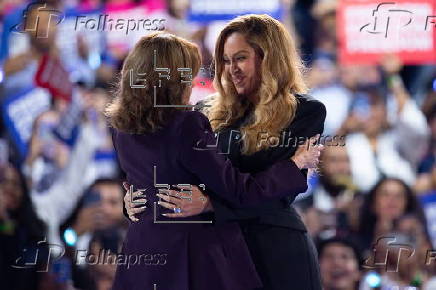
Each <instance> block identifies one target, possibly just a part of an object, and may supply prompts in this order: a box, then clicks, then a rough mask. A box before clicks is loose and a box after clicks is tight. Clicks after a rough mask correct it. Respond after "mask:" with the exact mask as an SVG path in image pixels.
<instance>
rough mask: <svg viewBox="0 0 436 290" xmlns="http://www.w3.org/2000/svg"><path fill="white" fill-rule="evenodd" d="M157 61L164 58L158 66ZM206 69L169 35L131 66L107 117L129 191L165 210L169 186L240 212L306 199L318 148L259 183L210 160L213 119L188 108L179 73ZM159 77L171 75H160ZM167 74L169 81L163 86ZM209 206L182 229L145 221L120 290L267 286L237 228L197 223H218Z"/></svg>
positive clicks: (137, 50)
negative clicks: (202, 189) (200, 190)
mask: <svg viewBox="0 0 436 290" xmlns="http://www.w3.org/2000/svg"><path fill="white" fill-rule="evenodd" d="M155 52H157V53H158V56H159V57H156V60H155V61H153V59H154V53H155ZM199 67H200V55H199V52H198V48H197V47H196V46H195V45H194V44H192V43H190V42H188V41H186V40H184V39H182V38H180V37H176V36H174V35H171V34H168V33H156V34H151V35H149V36H146V37H143V38H142V39H141V40H140V41H139V42H138V43H137V44H136V45H135V47H134V49H133V50H132V51H131V52H130V53H129V55H128V56H127V58H126V60H125V61H124V65H123V68H122V71H121V80H120V85H119V92H118V94H117V95H116V98H115V99H114V101H113V102H112V103H111V104H110V105H109V107H108V108H107V111H106V114H107V116H108V118H109V122H110V124H111V126H112V127H113V128H114V132H113V141H114V146H115V149H116V151H117V153H118V159H119V162H120V165H121V168H122V169H123V170H124V172H125V173H126V176H127V181H128V183H130V185H132V186H133V187H134V188H135V189H141V190H142V192H145V194H146V198H147V199H148V200H149V201H151V202H159V203H161V204H163V203H164V202H163V201H162V200H161V199H160V198H164V197H165V198H167V197H168V196H166V195H165V194H162V192H160V193H159V192H158V190H159V189H164V188H165V184H168V185H173V184H192V185H197V184H205V186H206V188H207V189H210V190H211V192H210V196H215V197H217V198H219V199H222V200H223V201H226V202H228V203H229V204H230V205H232V206H235V207H239V206H253V205H256V204H257V205H258V204H261V203H262V202H265V201H268V200H272V199H275V198H280V197H284V196H287V195H295V194H298V193H299V192H302V191H304V190H306V188H307V185H306V180H305V176H304V174H302V173H301V171H300V170H301V169H302V168H311V167H314V166H316V163H317V160H318V156H319V153H320V149H319V148H317V147H314V148H311V149H310V150H306V148H301V149H299V151H298V152H297V154H296V155H295V156H294V157H292V158H287V159H286V160H280V161H277V162H275V164H274V165H272V166H270V167H269V168H268V169H265V171H263V172H259V173H257V174H253V175H251V174H248V173H240V172H239V170H237V169H236V168H234V167H233V166H232V164H231V162H230V161H229V160H228V159H227V158H226V157H225V156H224V155H223V154H217V152H216V150H208V149H210V148H209V147H208V145H209V144H214V143H215V142H216V140H215V138H214V134H213V132H212V129H211V127H210V124H209V122H208V120H207V118H206V117H205V116H204V115H203V114H202V113H200V112H195V111H190V110H184V108H181V107H180V106H184V105H187V104H188V100H189V95H190V93H191V87H190V85H189V83H187V82H183V80H185V77H184V76H183V75H181V74H179V73H178V68H192V73H193V74H194V75H195V74H196V73H197V72H198V70H199ZM156 68H167V69H168V70H169V71H166V73H162V72H161V73H158V72H157V71H156V70H157V69H156ZM168 72H169V74H168V77H166V76H163V74H165V75H166V74H167V73H168ZM132 75H133V77H132ZM138 75H139V76H140V77H137V76H138ZM144 76H145V77H144ZM144 79H146V81H145V83H144ZM160 81H161V85H159V83H160ZM156 104H158V105H172V107H160V106H156ZM176 106H179V107H176ZM179 197H181V196H179ZM202 197H204V198H202V199H201V200H198V202H200V205H201V207H202V211H204V212H205V213H203V214H199V215H197V216H195V217H190V218H184V220H183V222H184V223H177V222H180V220H175V219H174V218H172V217H171V213H172V214H174V212H179V211H180V208H177V207H173V208H170V210H166V209H165V208H164V209H162V208H160V207H159V209H160V211H157V212H156V211H154V210H150V211H146V212H144V213H142V214H141V215H140V217H139V222H137V223H130V225H129V229H128V232H127V236H126V239H125V241H124V245H123V249H122V255H121V256H119V258H117V273H116V278H115V282H114V286H113V289H129V290H131V289H138V290H139V289H144V290H146V289H153V287H155V289H159V290H173V289H177V290H204V289H212V290H214V289H216V290H223V289H224V290H225V289H228V290H239V289H240V290H245V289H254V288H256V287H260V286H261V283H260V281H259V278H258V276H257V274H256V271H255V269H254V266H253V264H252V261H251V259H250V255H249V253H248V250H247V247H246V245H245V243H244V241H243V238H242V234H241V232H240V228H239V227H238V224H237V223H235V222H233V223H232V222H230V223H225V224H222V225H214V224H210V223H207V222H206V223H198V222H199V221H200V222H201V221H209V220H211V219H212V217H211V214H210V213H207V211H208V208H209V206H208V205H209V204H210V202H209V197H207V196H202ZM194 202H195V203H196V202H197V200H196V201H194ZM192 221H195V222H194V223H193V222H192ZM189 222H191V223H189ZM154 285H156V286H154Z"/></svg>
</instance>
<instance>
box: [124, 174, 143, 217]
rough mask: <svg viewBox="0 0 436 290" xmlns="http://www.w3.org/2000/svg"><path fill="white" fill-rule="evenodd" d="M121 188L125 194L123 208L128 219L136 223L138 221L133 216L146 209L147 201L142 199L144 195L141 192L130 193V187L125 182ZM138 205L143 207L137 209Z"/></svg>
mask: <svg viewBox="0 0 436 290" xmlns="http://www.w3.org/2000/svg"><path fill="white" fill-rule="evenodd" d="M123 187H124V189H125V190H126V194H125V195H124V207H125V208H126V211H127V214H128V215H129V219H130V220H131V221H133V222H137V221H139V219H138V218H136V217H135V214H138V213H141V212H143V211H145V209H146V208H147V206H146V205H145V204H146V203H147V199H145V198H142V197H143V196H144V195H143V192H142V191H141V190H137V191H135V192H132V191H133V190H131V189H130V186H129V184H128V183H127V182H123ZM139 205H144V206H141V207H139Z"/></svg>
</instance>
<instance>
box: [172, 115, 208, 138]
mask: <svg viewBox="0 0 436 290" xmlns="http://www.w3.org/2000/svg"><path fill="white" fill-rule="evenodd" d="M176 126H177V129H178V131H179V132H180V133H183V134H184V133H188V132H191V133H192V132H193V131H199V130H205V129H207V128H208V126H210V124H209V119H207V117H206V116H205V115H204V114H203V113H201V112H199V111H180V112H179V119H178V120H177V125H176Z"/></svg>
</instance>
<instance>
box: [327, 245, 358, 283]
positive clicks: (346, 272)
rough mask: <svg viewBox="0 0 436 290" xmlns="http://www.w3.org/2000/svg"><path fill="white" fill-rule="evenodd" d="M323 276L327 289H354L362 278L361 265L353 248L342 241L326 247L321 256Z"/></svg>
mask: <svg viewBox="0 0 436 290" xmlns="http://www.w3.org/2000/svg"><path fill="white" fill-rule="evenodd" d="M319 266H320V271H321V278H322V282H323V286H324V289H325V290H330V289H335V290H354V289H355V283H356V282H357V281H358V280H359V278H360V273H359V265H358V261H357V258H356V256H355V255H354V251H353V249H351V248H350V247H347V246H345V245H343V244H342V243H331V244H329V245H327V246H325V247H324V249H323V251H322V254H321V256H320V258H319Z"/></svg>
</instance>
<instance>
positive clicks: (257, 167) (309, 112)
mask: <svg viewBox="0 0 436 290" xmlns="http://www.w3.org/2000/svg"><path fill="white" fill-rule="evenodd" d="M297 98H298V106H297V111H296V115H295V118H294V120H293V121H292V122H291V124H290V125H289V126H288V128H287V129H286V130H285V132H288V133H290V137H289V135H285V136H286V137H287V138H285V142H282V143H281V144H280V143H279V144H278V146H276V147H270V148H268V149H266V150H262V151H259V152H256V153H255V154H253V155H250V156H246V155H242V154H241V146H242V144H241V143H240V142H239V140H240V138H241V134H240V131H239V128H240V127H241V125H242V124H243V123H244V122H245V121H246V120H247V119H248V118H249V115H247V114H246V115H245V116H244V117H242V118H241V119H240V120H238V121H237V122H235V123H234V124H232V125H230V126H228V127H227V128H225V129H224V130H222V131H221V132H219V134H218V146H219V149H220V151H221V152H225V153H226V154H228V157H229V159H230V160H231V161H232V163H233V165H234V166H236V167H238V168H239V169H240V170H241V172H250V173H255V172H260V171H263V170H265V169H266V168H268V167H270V166H271V165H273V164H274V163H275V162H277V161H279V160H286V159H289V158H290V157H291V156H292V155H293V154H294V153H295V151H296V149H297V146H298V138H300V139H302V140H304V139H306V138H310V137H312V136H314V135H316V134H322V132H323V130H324V120H325V118H326V108H325V106H324V105H323V104H322V103H321V102H319V101H317V100H315V99H313V98H312V97H310V96H308V95H297ZM288 140H289V142H288ZM296 140H297V141H296ZM295 143H296V144H295ZM294 144H295V146H294ZM280 145H282V146H280ZM304 173H306V171H304ZM290 178H292V177H291V176H290ZM206 191H207V189H206ZM209 195H210V196H211V202H212V205H213V207H214V211H215V222H216V223H217V224H220V223H226V222H229V221H244V220H247V221H254V222H256V223H260V224H268V225H277V226H284V227H288V228H292V229H297V230H301V231H306V227H305V226H304V224H303V222H302V221H301V219H300V217H299V215H298V213H297V212H296V210H295V209H294V208H293V207H292V206H291V203H292V202H293V201H294V200H295V198H296V196H297V195H298V194H290V195H289V196H287V197H285V198H281V199H276V200H273V201H269V202H264V203H262V204H261V205H258V206H253V207H234V206H231V205H230V204H229V203H228V202H226V201H225V200H223V199H221V198H220V197H219V196H217V195H215V194H210V193H209Z"/></svg>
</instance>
